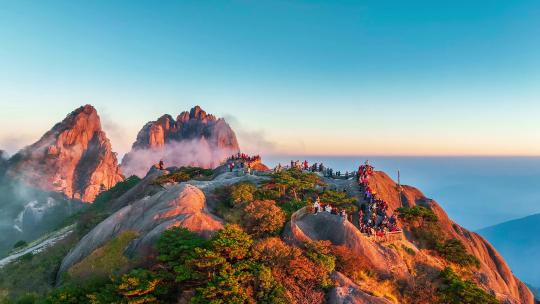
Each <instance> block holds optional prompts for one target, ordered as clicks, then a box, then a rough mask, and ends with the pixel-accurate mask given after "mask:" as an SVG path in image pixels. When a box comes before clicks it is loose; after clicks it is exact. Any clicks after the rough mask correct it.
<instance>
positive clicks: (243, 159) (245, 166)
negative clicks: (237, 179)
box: [226, 152, 261, 174]
mask: <svg viewBox="0 0 540 304" xmlns="http://www.w3.org/2000/svg"><path fill="white" fill-rule="evenodd" d="M260 161H261V156H260V155H253V156H250V155H248V154H246V153H240V152H238V153H237V154H234V155H231V156H230V157H229V158H227V161H226V164H227V167H228V169H229V172H242V173H247V174H252V173H253V163H255V162H260Z"/></svg>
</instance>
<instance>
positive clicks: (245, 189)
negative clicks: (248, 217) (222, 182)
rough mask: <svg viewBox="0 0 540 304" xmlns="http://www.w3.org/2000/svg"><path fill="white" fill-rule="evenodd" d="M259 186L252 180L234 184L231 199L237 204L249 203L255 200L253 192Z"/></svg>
mask: <svg viewBox="0 0 540 304" xmlns="http://www.w3.org/2000/svg"><path fill="white" fill-rule="evenodd" d="M256 190H257V186H255V184H253V183H250V182H242V183H238V184H236V185H233V186H232V190H231V200H232V202H233V203H235V204H241V203H248V202H251V201H253V199H254V197H253V194H254V193H255V191H256Z"/></svg>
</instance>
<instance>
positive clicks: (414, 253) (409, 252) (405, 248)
mask: <svg viewBox="0 0 540 304" xmlns="http://www.w3.org/2000/svg"><path fill="white" fill-rule="evenodd" d="M401 248H402V249H403V250H404V251H405V252H406V253H408V254H409V255H412V256H415V255H416V251H414V249H412V248H410V247H407V246H405V245H403V244H402V245H401Z"/></svg>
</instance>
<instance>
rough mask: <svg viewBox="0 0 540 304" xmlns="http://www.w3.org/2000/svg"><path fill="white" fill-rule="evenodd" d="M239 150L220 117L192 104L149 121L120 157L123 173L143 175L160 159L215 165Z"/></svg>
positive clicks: (169, 163) (171, 163) (179, 163)
mask: <svg viewBox="0 0 540 304" xmlns="http://www.w3.org/2000/svg"><path fill="white" fill-rule="evenodd" d="M239 151H240V148H239V145H238V140H237V138H236V134H235V133H234V131H233V130H232V128H231V127H230V126H229V124H228V123H227V122H226V121H225V120H224V119H223V118H216V117H215V116H214V115H212V114H207V113H206V112H205V111H204V110H203V109H201V107H199V106H195V107H193V108H192V109H191V110H190V111H189V112H185V111H184V112H182V113H180V114H179V115H178V116H177V117H176V119H175V118H173V116H171V115H169V114H166V115H163V116H161V117H160V118H158V119H157V120H155V121H151V122H148V123H147V124H146V125H144V127H143V128H142V129H141V130H140V131H139V133H138V134H137V139H136V140H135V142H134V143H133V146H132V148H131V151H130V152H129V153H127V154H126V155H125V156H124V158H123V160H122V169H123V172H124V173H125V174H126V175H132V174H135V175H139V176H140V177H143V176H144V175H145V174H146V173H147V172H148V169H149V168H150V167H151V166H152V165H153V164H155V163H156V162H159V161H160V160H163V161H164V162H165V164H166V166H186V165H191V166H199V167H207V168H210V167H216V166H218V165H220V163H221V162H222V161H223V160H224V159H226V158H227V157H229V156H231V155H232V154H236V153H238V152H239Z"/></svg>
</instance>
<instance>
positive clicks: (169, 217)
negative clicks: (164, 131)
mask: <svg viewBox="0 0 540 304" xmlns="http://www.w3.org/2000/svg"><path fill="white" fill-rule="evenodd" d="M165 173H168V171H158V170H151V171H150V173H149V174H148V175H147V176H146V177H145V178H144V179H143V180H142V181H141V182H140V183H139V185H137V186H136V187H137V188H133V189H131V190H130V191H129V192H126V193H125V194H124V195H123V196H122V197H120V198H118V199H117V200H118V201H123V204H124V207H122V208H121V209H119V210H118V211H116V212H115V213H113V214H112V215H111V216H109V217H108V218H107V219H105V220H104V221H103V222H101V223H100V224H99V225H97V226H96V227H95V228H94V229H92V230H91V231H90V232H89V233H88V234H87V235H85V236H84V237H83V238H82V239H81V241H80V242H79V243H78V244H77V246H75V248H74V249H73V250H71V251H70V253H69V254H68V255H67V256H66V257H65V258H64V260H63V261H62V265H61V267H60V271H59V278H60V277H61V276H60V275H61V274H62V273H63V272H65V271H67V270H68V269H69V268H70V267H72V266H73V265H75V264H77V263H78V262H80V261H82V260H83V259H84V258H85V257H87V256H89V255H90V254H91V253H92V252H94V251H95V250H96V249H98V248H100V247H101V246H103V245H105V244H106V243H107V242H108V241H109V240H111V239H113V238H114V237H116V236H118V235H119V234H121V233H122V232H125V231H134V232H136V233H137V238H135V239H134V240H133V241H131V243H130V244H129V245H128V247H127V248H126V250H125V255H126V256H131V257H135V256H147V255H148V254H149V253H150V251H151V248H152V246H153V245H154V243H155V241H156V240H157V238H158V237H159V236H160V235H161V233H162V232H163V231H165V230H166V229H169V228H172V227H177V226H180V227H184V228H187V229H189V230H191V231H193V232H196V233H198V234H200V235H202V236H205V237H209V236H210V235H211V234H212V233H213V232H214V231H216V230H219V229H221V228H222V227H223V223H222V221H221V220H220V219H219V218H217V217H215V216H213V215H211V214H210V213H208V212H207V211H206V198H205V195H204V193H203V192H202V191H201V190H199V188H197V187H195V186H193V185H189V184H186V183H181V184H174V185H168V186H166V188H165V189H162V190H161V191H158V192H155V193H154V194H152V195H146V196H143V195H140V193H139V194H137V193H136V192H137V191H147V190H145V189H147V188H148V186H149V185H151V183H152V181H153V180H154V179H155V178H156V177H158V176H160V175H161V174H165ZM146 193H147V194H148V192H146ZM137 197H139V198H138V199H135V200H133V201H132V199H134V198H137ZM141 197H142V198H141Z"/></svg>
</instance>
